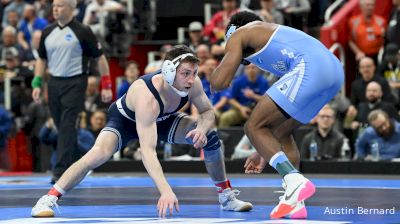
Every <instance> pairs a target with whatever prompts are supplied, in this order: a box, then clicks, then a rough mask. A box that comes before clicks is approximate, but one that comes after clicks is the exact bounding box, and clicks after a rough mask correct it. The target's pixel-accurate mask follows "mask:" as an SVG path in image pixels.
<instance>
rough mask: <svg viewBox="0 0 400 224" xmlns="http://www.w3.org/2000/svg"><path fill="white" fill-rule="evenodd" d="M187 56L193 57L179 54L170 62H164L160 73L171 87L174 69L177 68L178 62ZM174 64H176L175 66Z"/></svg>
mask: <svg viewBox="0 0 400 224" xmlns="http://www.w3.org/2000/svg"><path fill="white" fill-rule="evenodd" d="M187 56H193V57H194V55H193V54H191V53H186V54H181V55H179V56H178V57H176V58H174V59H172V61H170V60H165V61H164V62H163V64H162V66H161V73H162V74H163V77H164V80H165V81H167V83H168V84H169V85H170V86H172V85H173V84H174V81H175V76H176V68H178V66H179V64H180V61H181V60H183V59H184V58H186V57H187ZM175 62H176V64H175Z"/></svg>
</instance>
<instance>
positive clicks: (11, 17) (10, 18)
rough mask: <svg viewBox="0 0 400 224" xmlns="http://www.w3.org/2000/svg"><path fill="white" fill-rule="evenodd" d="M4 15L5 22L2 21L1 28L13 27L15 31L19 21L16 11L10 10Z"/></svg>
mask: <svg viewBox="0 0 400 224" xmlns="http://www.w3.org/2000/svg"><path fill="white" fill-rule="evenodd" d="M5 15H6V17H7V18H6V19H7V20H6V21H5V22H4V21H3V27H4V26H11V27H14V28H15V29H17V28H18V25H19V19H20V18H21V16H20V15H19V14H18V12H17V11H14V10H11V11H8V12H7V14H5Z"/></svg>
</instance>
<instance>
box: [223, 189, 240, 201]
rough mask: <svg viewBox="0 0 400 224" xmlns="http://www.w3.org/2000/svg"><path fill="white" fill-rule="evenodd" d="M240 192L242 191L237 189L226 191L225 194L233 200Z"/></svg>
mask: <svg viewBox="0 0 400 224" xmlns="http://www.w3.org/2000/svg"><path fill="white" fill-rule="evenodd" d="M239 194H240V191H239V190H237V189H234V190H230V191H228V192H226V193H225V195H226V197H227V198H228V200H231V201H232V200H234V199H236V196H238V195H239Z"/></svg>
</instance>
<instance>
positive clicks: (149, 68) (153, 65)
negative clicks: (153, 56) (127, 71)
mask: <svg viewBox="0 0 400 224" xmlns="http://www.w3.org/2000/svg"><path fill="white" fill-rule="evenodd" d="M171 49H172V45H171V44H165V45H163V46H161V48H160V51H159V53H160V59H159V60H156V61H151V62H149V63H148V64H147V65H146V67H145V68H144V74H150V73H153V72H155V71H157V70H159V69H161V65H162V63H163V61H164V58H165V55H166V54H167V52H168V51H169V50H171Z"/></svg>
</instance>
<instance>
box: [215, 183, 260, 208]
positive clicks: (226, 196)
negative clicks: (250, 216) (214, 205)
mask: <svg viewBox="0 0 400 224" xmlns="http://www.w3.org/2000/svg"><path fill="white" fill-rule="evenodd" d="M239 193H240V191H239V190H232V189H230V188H226V189H225V190H224V191H222V192H221V193H219V194H218V200H219V203H220V204H221V206H222V209H223V210H225V211H235V212H247V211H250V210H251V209H253V205H252V204H251V203H250V202H244V201H241V200H239V199H237V198H236V196H238V195H239Z"/></svg>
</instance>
